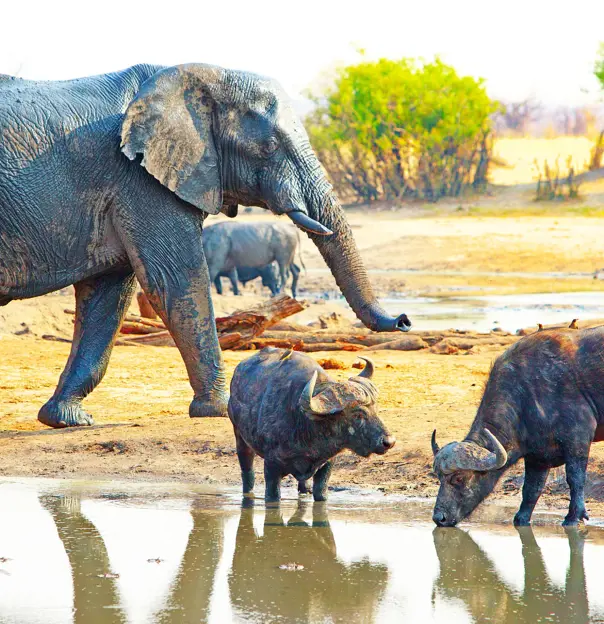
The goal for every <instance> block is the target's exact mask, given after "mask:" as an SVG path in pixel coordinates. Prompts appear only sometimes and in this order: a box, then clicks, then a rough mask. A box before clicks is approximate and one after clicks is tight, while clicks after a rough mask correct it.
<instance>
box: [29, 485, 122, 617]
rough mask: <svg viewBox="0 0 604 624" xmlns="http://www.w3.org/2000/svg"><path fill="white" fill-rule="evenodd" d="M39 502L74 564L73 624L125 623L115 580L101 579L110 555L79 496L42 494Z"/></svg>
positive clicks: (70, 562) (108, 567) (106, 568)
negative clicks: (84, 512)
mask: <svg viewBox="0 0 604 624" xmlns="http://www.w3.org/2000/svg"><path fill="white" fill-rule="evenodd" d="M40 503H41V505H42V507H44V509H46V510H47V511H48V512H49V513H50V515H51V516H52V518H53V520H54V522H55V526H56V527H57V533H58V534H59V538H60V539H61V541H62V542H63V546H64V547H65V552H66V553H67V557H68V559H69V565H70V566H71V573H72V579H73V606H74V616H73V618H74V619H73V621H74V624H94V623H95V622H101V621H102V622H103V624H104V623H105V622H106V623H107V624H111V623H116V624H117V623H122V622H125V621H126V617H125V615H124V612H123V611H122V609H119V608H117V607H118V605H119V603H120V601H119V598H118V592H117V589H116V586H115V582H114V581H113V579H110V578H99V575H100V574H106V573H107V572H109V571H110V570H111V566H110V564H109V556H108V555H107V549H106V548H105V543H104V542H103V538H102V537H101V535H100V534H99V532H98V531H97V529H96V527H95V526H94V524H92V522H90V521H89V520H87V519H86V518H85V517H84V515H82V513H81V511H80V499H79V497H71V496H52V495H49V496H41V497H40ZM107 607H110V608H107Z"/></svg>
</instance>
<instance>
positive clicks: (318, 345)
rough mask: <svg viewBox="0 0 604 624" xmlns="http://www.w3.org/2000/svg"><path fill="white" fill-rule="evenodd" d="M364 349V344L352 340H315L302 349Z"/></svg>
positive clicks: (306, 351)
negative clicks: (353, 342) (351, 341)
mask: <svg viewBox="0 0 604 624" xmlns="http://www.w3.org/2000/svg"><path fill="white" fill-rule="evenodd" d="M364 349H365V347H364V346H362V345H358V344H352V343H350V342H315V343H313V344H305V345H304V346H303V348H302V349H300V351H304V352H305V353H316V352H317V351H363V350H364Z"/></svg>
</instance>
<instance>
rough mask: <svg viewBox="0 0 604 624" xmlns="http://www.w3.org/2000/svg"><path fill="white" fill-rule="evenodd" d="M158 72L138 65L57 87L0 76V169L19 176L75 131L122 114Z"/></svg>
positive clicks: (63, 81) (66, 82)
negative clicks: (21, 171) (25, 168)
mask: <svg viewBox="0 0 604 624" xmlns="http://www.w3.org/2000/svg"><path fill="white" fill-rule="evenodd" d="M158 69H161V68H160V67H157V66H152V65H137V66H134V67H130V68H129V69H126V70H123V71H120V72H115V73H111V74H103V75H99V76H91V77H87V78H77V79H74V80H60V81H42V80H25V79H21V78H14V77H12V76H6V75H1V76H0V133H1V136H2V141H1V142H0V168H1V169H2V170H3V172H7V171H11V170H15V169H16V170H18V169H20V168H22V167H23V166H26V165H28V164H29V163H30V162H31V161H33V160H35V158H36V157H38V156H39V155H40V154H43V153H45V152H47V151H48V150H49V149H50V148H51V147H52V146H53V145H54V144H55V143H56V142H57V141H60V140H62V139H63V138H65V137H66V136H68V135H69V134H71V133H73V132H74V131H77V130H78V129H79V128H83V127H86V126H91V125H94V124H95V123H99V122H102V121H103V120H104V119H108V118H111V117H115V116H116V115H121V114H123V113H124V111H125V110H126V107H127V106H128V103H129V102H130V101H131V100H132V99H133V97H134V96H135V94H136V93H137V91H138V89H139V88H140V86H141V84H142V83H143V82H144V81H145V80H146V79H147V78H148V77H149V76H151V75H153V73H155V72H156V71H158Z"/></svg>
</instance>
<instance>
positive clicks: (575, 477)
mask: <svg viewBox="0 0 604 624" xmlns="http://www.w3.org/2000/svg"><path fill="white" fill-rule="evenodd" d="M586 471H587V457H570V458H568V459H567V460H566V482H567V483H568V487H569V488H570V505H569V507H568V514H567V515H566V518H564V522H563V523H562V524H563V525H564V526H574V525H576V524H579V522H581V520H589V516H588V515H587V510H586V509H585V498H584V488H585V472H586Z"/></svg>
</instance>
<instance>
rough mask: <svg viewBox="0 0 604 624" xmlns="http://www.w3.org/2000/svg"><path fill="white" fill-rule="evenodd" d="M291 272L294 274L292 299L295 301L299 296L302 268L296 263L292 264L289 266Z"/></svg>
mask: <svg viewBox="0 0 604 624" xmlns="http://www.w3.org/2000/svg"><path fill="white" fill-rule="evenodd" d="M289 270H290V271H291V274H292V297H293V298H294V299H295V298H296V295H297V294H298V278H299V277H300V267H299V266H298V265H297V264H296V263H295V262H292V263H291V264H290V265H289Z"/></svg>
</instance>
